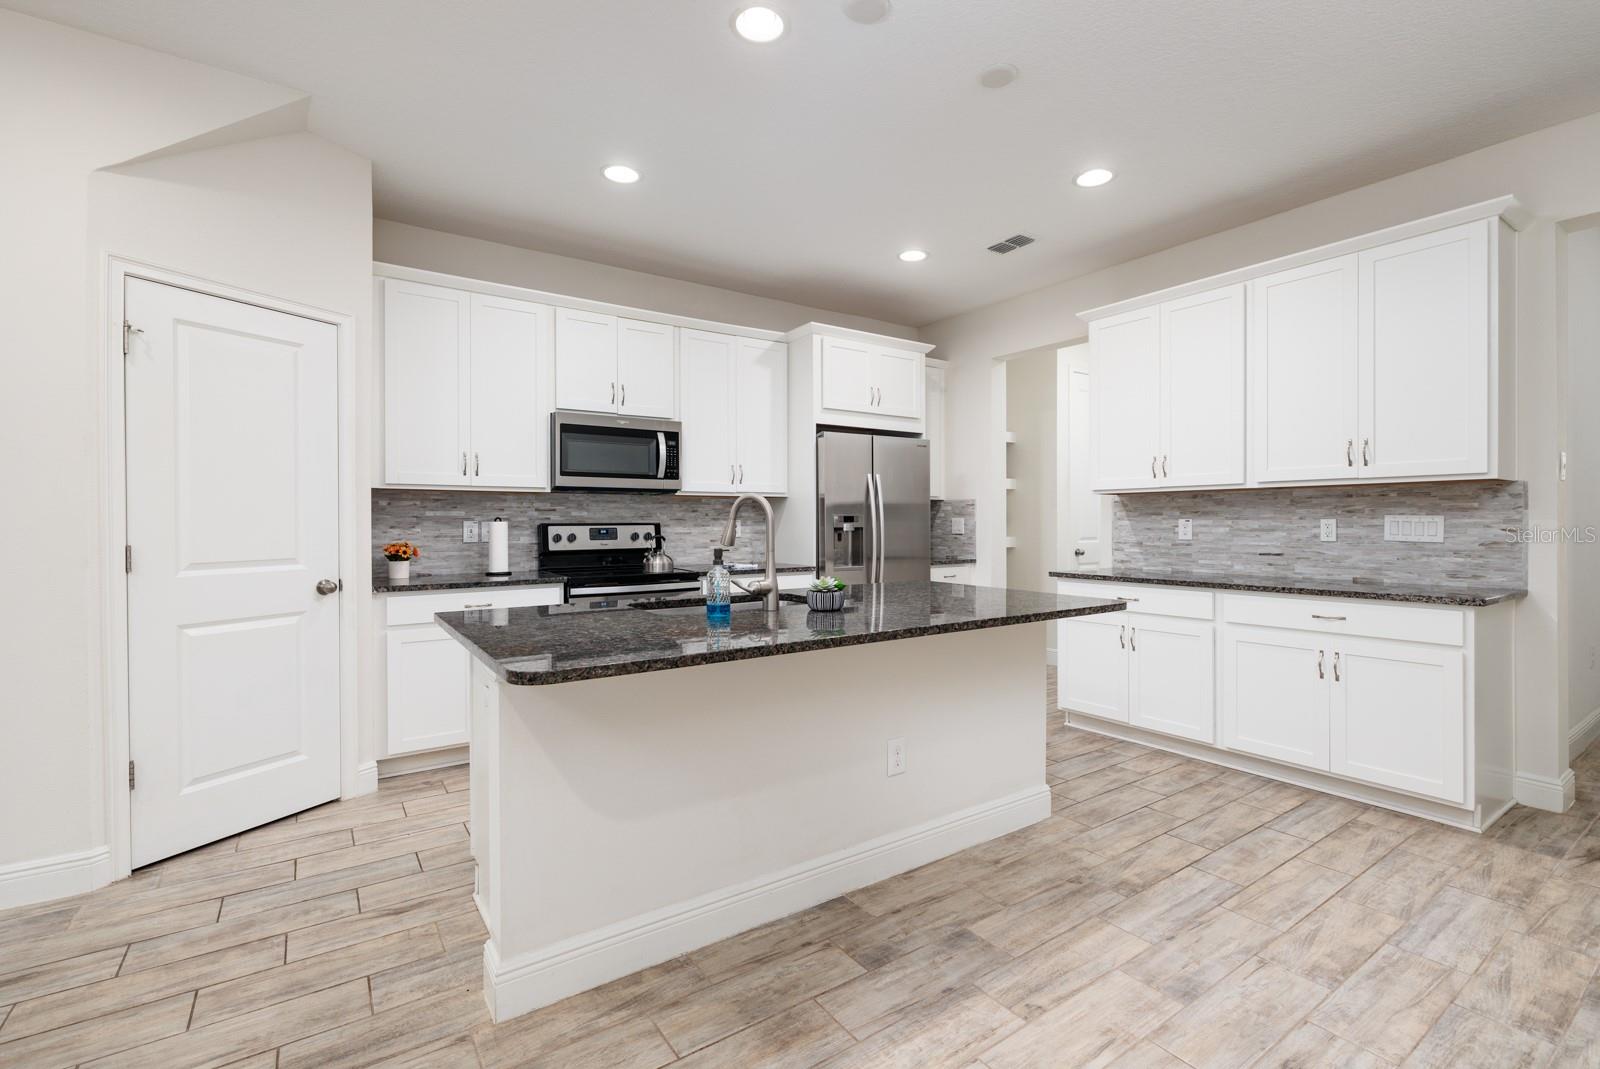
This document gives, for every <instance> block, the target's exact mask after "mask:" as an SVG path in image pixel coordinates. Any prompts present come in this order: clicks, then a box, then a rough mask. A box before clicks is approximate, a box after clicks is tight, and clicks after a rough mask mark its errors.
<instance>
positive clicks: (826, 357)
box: [790, 324, 929, 431]
mask: <svg viewBox="0 0 1600 1069" xmlns="http://www.w3.org/2000/svg"><path fill="white" fill-rule="evenodd" d="M811 326H815V324H813V325H811ZM803 333H809V330H808V328H801V330H799V331H796V332H795V333H794V334H791V335H790V337H791V339H792V338H794V337H795V334H803ZM872 337H873V336H872V335H867V336H865V337H862V336H857V335H853V334H849V333H842V334H840V335H839V336H833V335H828V334H821V335H815V336H813V338H812V341H813V343H814V344H815V345H816V347H817V355H816V357H815V360H816V371H815V377H816V380H817V382H816V385H817V393H816V399H817V404H816V421H817V422H818V423H827V424H836V425H841V426H846V427H861V428H863V429H867V430H903V431H921V430H922V429H923V411H924V405H925V396H924V395H925V392H926V386H927V383H926V380H925V377H924V374H923V372H924V369H925V366H926V360H925V359H924V354H925V353H926V352H927V350H928V348H929V347H928V346H917V347H915V348H902V347H899V346H895V345H892V344H887V342H888V341H890V340H891V339H885V340H884V341H873V340H870V339H871V338H872Z"/></svg>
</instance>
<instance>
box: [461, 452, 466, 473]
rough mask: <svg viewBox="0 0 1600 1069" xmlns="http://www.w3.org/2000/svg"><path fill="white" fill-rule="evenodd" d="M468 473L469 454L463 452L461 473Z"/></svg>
mask: <svg viewBox="0 0 1600 1069" xmlns="http://www.w3.org/2000/svg"><path fill="white" fill-rule="evenodd" d="M466 473H467V454H466V453H462V454H461V474H462V475H466Z"/></svg>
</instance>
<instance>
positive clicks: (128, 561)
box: [122, 546, 133, 575]
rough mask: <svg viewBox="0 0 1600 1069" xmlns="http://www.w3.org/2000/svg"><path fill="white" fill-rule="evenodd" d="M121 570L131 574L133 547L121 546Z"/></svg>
mask: <svg viewBox="0 0 1600 1069" xmlns="http://www.w3.org/2000/svg"><path fill="white" fill-rule="evenodd" d="M122 570H123V571H124V572H127V573H128V574H129V575H132V574H133V547H132V546H123V547H122Z"/></svg>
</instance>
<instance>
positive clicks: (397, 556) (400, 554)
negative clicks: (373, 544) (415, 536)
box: [383, 542, 422, 579]
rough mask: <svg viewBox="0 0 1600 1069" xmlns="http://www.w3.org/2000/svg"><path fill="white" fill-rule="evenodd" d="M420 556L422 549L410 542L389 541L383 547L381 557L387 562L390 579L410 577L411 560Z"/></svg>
mask: <svg viewBox="0 0 1600 1069" xmlns="http://www.w3.org/2000/svg"><path fill="white" fill-rule="evenodd" d="M420 556H422V550H420V549H418V548H417V547H416V546H414V545H412V544H411V543H410V542H390V543H389V544H388V545H386V546H384V547H383V557H384V559H385V560H387V561H388V562H389V578H390V579H410V578H411V562H412V561H413V560H415V559H417V558H418V557H420Z"/></svg>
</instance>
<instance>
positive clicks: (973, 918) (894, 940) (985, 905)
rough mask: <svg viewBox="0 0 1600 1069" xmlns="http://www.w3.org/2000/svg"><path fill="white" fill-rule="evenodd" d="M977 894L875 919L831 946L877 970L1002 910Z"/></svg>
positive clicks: (961, 893)
mask: <svg viewBox="0 0 1600 1069" xmlns="http://www.w3.org/2000/svg"><path fill="white" fill-rule="evenodd" d="M1000 908H1001V907H1000V904H999V903H997V902H995V901H994V900H993V899H991V898H988V897H987V896H985V895H983V894H980V893H979V892H977V891H974V890H970V889H964V890H960V891H956V892H953V893H951V894H948V895H944V896H943V897H941V898H934V899H930V900H928V901H926V902H919V903H916V904H915V905H911V906H907V907H905V908H904V909H899V910H895V911H894V912H893V913H885V914H884V915H883V916H881V917H874V918H872V919H870V920H868V921H867V922H866V923H865V924H860V925H857V926H856V927H854V928H849V929H846V930H844V931H841V932H835V933H833V934H832V935H831V936H830V937H829V942H831V943H832V944H833V945H834V946H836V947H838V948H839V949H840V950H842V951H844V952H845V953H846V954H848V955H850V957H851V958H853V959H855V961H856V962H857V963H858V964H859V965H860V966H861V967H862V968H864V969H876V968H878V967H879V966H880V965H885V964H887V963H888V962H890V961H893V960H894V959H895V958H898V957H900V956H901V955H902V954H908V953H910V952H911V951H913V950H916V949H917V948H918V947H923V946H927V945H928V944H929V943H931V942H933V941H935V940H937V939H942V938H944V937H945V936H947V935H949V934H950V933H951V932H952V931H953V930H954V929H956V928H966V927H970V926H971V925H974V924H976V923H977V922H978V921H980V920H982V919H983V918H984V917H987V916H989V915H990V914H992V913H995V912H996V911H998V910H999V909H1000Z"/></svg>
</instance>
